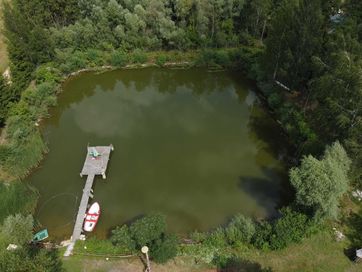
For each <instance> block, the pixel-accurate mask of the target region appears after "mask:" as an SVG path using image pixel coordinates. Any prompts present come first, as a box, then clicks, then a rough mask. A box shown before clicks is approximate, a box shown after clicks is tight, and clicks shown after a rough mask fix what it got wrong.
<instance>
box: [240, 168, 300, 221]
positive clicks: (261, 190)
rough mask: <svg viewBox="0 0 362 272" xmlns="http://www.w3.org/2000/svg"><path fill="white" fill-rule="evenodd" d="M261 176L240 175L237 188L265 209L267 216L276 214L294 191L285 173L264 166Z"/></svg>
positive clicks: (288, 201) (292, 195) (291, 196)
mask: <svg viewBox="0 0 362 272" xmlns="http://www.w3.org/2000/svg"><path fill="white" fill-rule="evenodd" d="M262 172H263V177H252V176H241V177H240V178H239V185H238V186H239V188H240V189H241V190H242V191H244V192H245V193H246V194H248V195H249V196H251V197H252V198H253V199H254V200H256V201H257V203H258V204H259V205H260V206H262V207H263V208H264V209H265V210H266V215H267V217H275V216H277V215H278V209H279V208H281V207H283V206H284V205H286V204H288V203H290V202H291V201H292V200H293V197H294V192H293V190H292V188H291V186H290V185H289V183H288V176H287V174H286V173H280V172H279V171H277V170H275V169H272V168H267V167H264V168H262Z"/></svg>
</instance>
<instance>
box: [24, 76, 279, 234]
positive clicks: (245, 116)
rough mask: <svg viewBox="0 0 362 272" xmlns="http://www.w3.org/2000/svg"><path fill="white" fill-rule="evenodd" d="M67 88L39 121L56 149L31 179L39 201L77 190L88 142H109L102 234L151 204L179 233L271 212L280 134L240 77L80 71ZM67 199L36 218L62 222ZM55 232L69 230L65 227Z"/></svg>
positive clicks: (101, 190) (100, 197) (98, 194)
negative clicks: (112, 149) (111, 149)
mask: <svg viewBox="0 0 362 272" xmlns="http://www.w3.org/2000/svg"><path fill="white" fill-rule="evenodd" d="M64 89H65V91H64V92H63V93H62V94H61V95H60V97H59V106H58V107H57V108H54V109H53V110H52V112H51V114H52V117H51V118H50V119H49V120H47V121H46V122H45V123H44V127H43V128H44V134H45V135H46V137H47V139H48V141H49V147H50V153H49V155H48V156H47V158H46V160H45V161H44V162H43V165H42V168H41V169H39V171H37V172H35V173H34V174H33V175H32V177H31V178H30V180H31V182H32V183H33V184H34V185H35V186H36V187H37V188H38V190H39V191H40V194H41V199H40V202H39V205H40V206H41V205H42V203H44V202H46V201H47V199H49V198H51V197H52V196H54V195H56V194H59V193H64V192H69V193H74V194H76V195H79V196H80V194H81V191H82V185H83V183H84V180H82V179H80V178H79V176H78V173H79V171H80V169H81V166H82V162H83V160H84V155H85V153H84V151H85V146H86V145H87V143H91V144H109V143H113V144H114V146H115V147H116V151H115V152H114V154H112V159H111V161H110V165H109V172H108V175H107V180H106V181H102V180H100V179H97V180H96V182H95V188H94V191H95V200H97V201H98V202H99V203H101V206H102V217H101V219H100V222H99V225H97V229H96V234H97V235H99V236H104V235H106V234H107V233H108V231H109V229H110V228H111V227H113V226H115V225H118V224H121V223H124V222H128V221H129V220H132V219H133V218H135V217H137V216H139V215H141V214H145V213H149V212H152V211H160V212H162V213H164V214H166V215H167V218H168V221H169V224H170V228H171V230H172V231H176V232H181V233H183V232H185V231H191V230H194V229H199V230H206V229H209V228H213V227H215V226H217V225H219V224H223V223H225V221H226V219H227V218H230V217H231V216H232V215H234V214H236V213H239V212H242V213H244V214H247V215H249V216H253V217H257V218H261V217H266V216H272V215H273V214H275V212H276V209H277V208H278V206H279V205H280V199H281V195H282V194H283V189H282V187H283V178H284V175H285V170H284V166H283V163H282V161H280V160H278V155H279V154H281V153H283V151H282V150H283V149H282V147H283V144H282V143H283V142H284V140H283V138H282V135H281V134H280V131H279V130H278V129H277V126H276V125H275V123H274V122H273V121H272V120H271V119H270V118H269V117H268V115H267V114H266V113H265V111H263V110H262V108H261V106H260V104H259V101H258V99H257V98H256V96H255V94H254V92H252V91H251V89H252V85H250V84H248V83H247V82H246V81H245V80H244V79H243V78H240V75H237V76H234V75H232V74H228V73H226V72H217V73H208V72H207V71H206V70H202V69H190V70H166V69H165V70H163V69H142V70H123V71H113V72H108V73H104V74H94V73H89V74H84V75H81V76H79V77H77V78H75V79H73V80H70V81H69V82H67V83H66V84H65V85H64ZM65 142H66V144H65ZM59 165H61V166H62V167H61V168H59ZM59 202H62V200H61V199H60V200H59ZM63 202H64V201H63ZM40 206H39V207H40ZM66 206H67V205H65V204H64V203H57V204H55V205H52V206H48V207H47V208H44V209H43V210H42V213H41V215H39V217H40V218H39V220H40V222H42V223H43V224H44V226H48V225H49V226H54V225H64V224H65V223H66V222H65V221H66V220H68V218H66V216H62V214H68V215H69V214H70V213H71V211H65V210H66V209H67V208H66ZM54 215H57V216H56V217H54ZM68 217H69V216H68ZM49 230H50V231H51V232H52V233H53V235H56V236H58V237H59V236H69V230H68V229H63V230H58V229H52V227H50V228H49Z"/></svg>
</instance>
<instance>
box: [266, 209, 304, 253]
mask: <svg viewBox="0 0 362 272" xmlns="http://www.w3.org/2000/svg"><path fill="white" fill-rule="evenodd" d="M281 213H282V217H281V218H279V219H278V220H277V221H276V223H275V224H274V226H273V234H272V236H271V239H270V247H271V248H272V249H282V248H285V247H286V246H288V245H289V244H291V243H298V242H300V241H301V240H302V238H304V236H305V235H306V233H307V230H308V224H309V222H308V217H307V216H306V215H305V214H302V213H299V212H295V211H293V210H291V209H290V208H284V209H282V210H281Z"/></svg>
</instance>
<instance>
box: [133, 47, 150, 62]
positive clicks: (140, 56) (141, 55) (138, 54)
mask: <svg viewBox="0 0 362 272" xmlns="http://www.w3.org/2000/svg"><path fill="white" fill-rule="evenodd" d="M132 62H133V63H140V64H142V63H145V62H147V55H146V53H145V52H143V51H141V50H135V51H133V54H132Z"/></svg>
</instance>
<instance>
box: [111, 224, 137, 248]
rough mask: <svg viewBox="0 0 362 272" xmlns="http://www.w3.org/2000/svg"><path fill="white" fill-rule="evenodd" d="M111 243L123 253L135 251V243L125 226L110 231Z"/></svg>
mask: <svg viewBox="0 0 362 272" xmlns="http://www.w3.org/2000/svg"><path fill="white" fill-rule="evenodd" d="M111 242H112V243H113V244H114V245H116V246H118V247H121V248H123V249H124V250H125V251H130V252H132V251H134V250H135V249H136V245H135V241H134V240H133V239H132V237H131V234H130V231H129V228H128V226H127V225H123V226H121V227H116V228H115V229H114V230H112V236H111Z"/></svg>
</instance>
